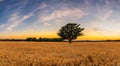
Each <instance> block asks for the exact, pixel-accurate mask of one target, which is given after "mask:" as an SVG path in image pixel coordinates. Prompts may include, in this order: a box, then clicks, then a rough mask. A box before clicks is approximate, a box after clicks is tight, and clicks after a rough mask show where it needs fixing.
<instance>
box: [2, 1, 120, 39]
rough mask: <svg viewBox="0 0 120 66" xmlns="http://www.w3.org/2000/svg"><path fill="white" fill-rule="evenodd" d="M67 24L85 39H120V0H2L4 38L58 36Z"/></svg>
mask: <svg viewBox="0 0 120 66" xmlns="http://www.w3.org/2000/svg"><path fill="white" fill-rule="evenodd" d="M67 23H78V24H81V25H80V26H81V27H83V28H85V30H84V31H83V32H82V33H83V34H84V36H80V37H78V39H81V40H102V39H105V40H106V39H120V0H0V38H1V39H5V38H16V39H18V38H27V37H37V38H39V37H46V38H56V37H58V35H57V32H58V31H59V29H60V28H61V27H62V26H63V25H65V24H67Z"/></svg>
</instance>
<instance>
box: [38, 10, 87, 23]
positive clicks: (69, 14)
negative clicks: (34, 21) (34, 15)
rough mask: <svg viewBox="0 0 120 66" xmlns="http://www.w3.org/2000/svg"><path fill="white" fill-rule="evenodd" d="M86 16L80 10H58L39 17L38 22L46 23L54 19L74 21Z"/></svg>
mask: <svg viewBox="0 0 120 66" xmlns="http://www.w3.org/2000/svg"><path fill="white" fill-rule="evenodd" d="M85 15H86V14H85V13H84V12H83V11H82V10H81V9H77V8H76V9H68V8H66V9H58V10H54V11H53V12H52V13H46V14H43V15H39V17H38V18H39V20H41V22H48V21H51V20H56V19H68V18H69V19H74V20H78V19H80V18H82V17H83V16H85Z"/></svg>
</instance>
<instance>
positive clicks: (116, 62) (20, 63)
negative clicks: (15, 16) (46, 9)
mask: <svg viewBox="0 0 120 66" xmlns="http://www.w3.org/2000/svg"><path fill="white" fill-rule="evenodd" d="M0 66H120V43H119V42H74V43H72V44H71V45H70V44H68V43H66V42H58V43H52V42H48V43H47V42H0Z"/></svg>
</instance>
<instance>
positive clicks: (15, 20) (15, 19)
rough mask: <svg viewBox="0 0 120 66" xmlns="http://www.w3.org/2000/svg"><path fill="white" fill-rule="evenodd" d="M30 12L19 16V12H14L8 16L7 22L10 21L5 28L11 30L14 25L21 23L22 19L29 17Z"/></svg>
mask: <svg viewBox="0 0 120 66" xmlns="http://www.w3.org/2000/svg"><path fill="white" fill-rule="evenodd" d="M31 16H32V15H31V14H27V15H24V16H22V17H21V16H20V14H19V13H14V14H13V15H12V16H11V17H10V18H9V20H8V21H9V22H11V24H10V25H9V26H7V28H6V29H7V30H9V31H11V30H13V28H14V27H16V26H18V25H19V24H20V23H22V22H23V21H24V20H26V19H28V18H29V17H31Z"/></svg>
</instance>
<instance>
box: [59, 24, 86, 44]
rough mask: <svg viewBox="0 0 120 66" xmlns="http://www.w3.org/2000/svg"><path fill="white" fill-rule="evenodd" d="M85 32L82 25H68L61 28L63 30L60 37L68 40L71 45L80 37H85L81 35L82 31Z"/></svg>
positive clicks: (60, 31)
mask: <svg viewBox="0 0 120 66" xmlns="http://www.w3.org/2000/svg"><path fill="white" fill-rule="evenodd" d="M83 30H84V28H81V27H80V24H77V23H68V24H66V25H65V26H62V27H61V29H60V30H59V32H58V35H59V36H60V37H61V38H63V39H67V40H68V41H69V43H71V41H72V40H73V39H77V37H78V36H82V35H83V34H82V33H81V31H83Z"/></svg>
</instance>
